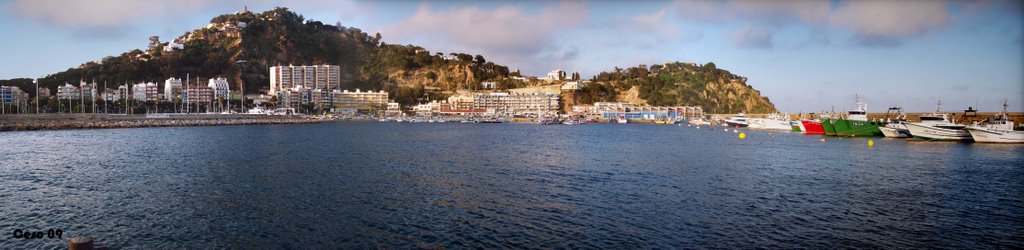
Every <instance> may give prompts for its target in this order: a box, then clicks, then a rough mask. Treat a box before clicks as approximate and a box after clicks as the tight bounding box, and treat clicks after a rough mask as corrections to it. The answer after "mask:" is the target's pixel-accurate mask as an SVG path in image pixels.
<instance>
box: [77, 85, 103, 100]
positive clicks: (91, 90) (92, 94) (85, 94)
mask: <svg viewBox="0 0 1024 250" xmlns="http://www.w3.org/2000/svg"><path fill="white" fill-rule="evenodd" d="M78 92H79V96H81V97H82V98H84V99H85V100H91V99H95V98H96V97H98V95H96V83H86V82H79V83H78Z"/></svg>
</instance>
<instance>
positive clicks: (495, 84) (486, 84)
mask: <svg viewBox="0 0 1024 250" xmlns="http://www.w3.org/2000/svg"><path fill="white" fill-rule="evenodd" d="M480 87H482V88H483V89H494V88H495V87H498V82H480Z"/></svg>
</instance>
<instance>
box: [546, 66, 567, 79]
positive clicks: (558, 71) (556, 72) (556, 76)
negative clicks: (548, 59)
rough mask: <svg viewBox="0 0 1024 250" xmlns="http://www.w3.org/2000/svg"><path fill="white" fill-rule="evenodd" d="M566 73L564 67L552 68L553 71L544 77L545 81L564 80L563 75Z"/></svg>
mask: <svg viewBox="0 0 1024 250" xmlns="http://www.w3.org/2000/svg"><path fill="white" fill-rule="evenodd" d="M564 74H565V71H564V70H562V69H556V70H552V71H551V72H548V75H547V76H545V77H544V81H548V82H553V81H559V80H562V75H564Z"/></svg>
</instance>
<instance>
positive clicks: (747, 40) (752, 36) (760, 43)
mask: <svg viewBox="0 0 1024 250" xmlns="http://www.w3.org/2000/svg"><path fill="white" fill-rule="evenodd" d="M774 36H775V31H774V30H771V29H769V28H764V27H755V26H747V27H744V28H742V29H740V30H737V31H736V32H734V33H733V35H732V42H733V44H735V45H736V46H738V47H741V48H752V49H771V48H772V47H773V46H772V38H773V37H774Z"/></svg>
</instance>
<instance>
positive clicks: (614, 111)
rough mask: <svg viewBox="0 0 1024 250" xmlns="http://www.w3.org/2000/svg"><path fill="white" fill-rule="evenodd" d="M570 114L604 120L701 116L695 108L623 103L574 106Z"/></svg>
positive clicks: (697, 108) (701, 110) (701, 113)
mask: <svg viewBox="0 0 1024 250" xmlns="http://www.w3.org/2000/svg"><path fill="white" fill-rule="evenodd" d="M571 114H574V115H584V116H598V117H601V118H604V119H619V118H626V119H633V120H666V119H679V118H684V117H693V116H703V115H704V110H703V109H702V108H701V107H697V106H644V105H637V104H632V103H624V102H595V103H594V105H575V106H573V108H572V112H571Z"/></svg>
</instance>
